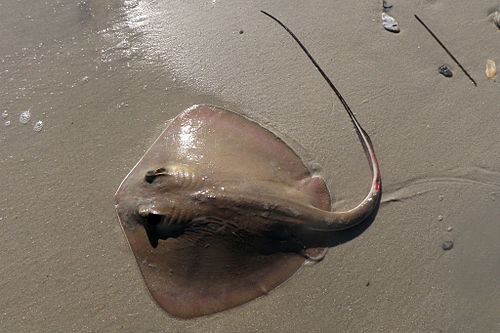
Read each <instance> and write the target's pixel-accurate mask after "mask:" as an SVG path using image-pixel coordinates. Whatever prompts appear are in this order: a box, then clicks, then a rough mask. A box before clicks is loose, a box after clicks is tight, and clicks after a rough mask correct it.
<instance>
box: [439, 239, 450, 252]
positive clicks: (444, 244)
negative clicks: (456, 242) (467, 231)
mask: <svg viewBox="0 0 500 333" xmlns="http://www.w3.org/2000/svg"><path fill="white" fill-rule="evenodd" d="M441 247H442V248H443V250H445V251H447V250H451V249H452V248H453V242H452V241H446V242H443V245H441Z"/></svg>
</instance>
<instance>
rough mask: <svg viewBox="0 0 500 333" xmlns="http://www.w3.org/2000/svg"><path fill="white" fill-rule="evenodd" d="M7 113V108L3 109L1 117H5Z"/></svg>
mask: <svg viewBox="0 0 500 333" xmlns="http://www.w3.org/2000/svg"><path fill="white" fill-rule="evenodd" d="M8 116H9V114H8V113H7V110H3V112H2V118H7V117H8Z"/></svg>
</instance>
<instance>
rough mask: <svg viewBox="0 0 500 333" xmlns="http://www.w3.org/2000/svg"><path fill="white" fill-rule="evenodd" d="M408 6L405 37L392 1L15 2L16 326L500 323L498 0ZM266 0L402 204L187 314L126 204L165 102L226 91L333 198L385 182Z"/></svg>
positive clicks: (6, 75)
mask: <svg viewBox="0 0 500 333" xmlns="http://www.w3.org/2000/svg"><path fill="white" fill-rule="evenodd" d="M389 4H392V5H394V7H393V8H392V9H391V11H390V12H389V14H390V15H392V16H394V17H395V18H396V19H397V20H398V22H399V24H400V25H401V33H399V34H392V33H390V32H387V31H385V30H384V29H383V28H382V26H381V19H380V15H381V12H382V5H381V1H380V3H379V1H374V2H372V3H356V4H353V3H350V2H337V3H332V2H331V1H321V2H319V3H315V5H314V7H312V6H309V5H307V4H305V3H304V2H301V1H293V2H290V1H286V2H276V1H274V2H265V1H259V2H252V3H248V2H246V1H231V2H225V1H195V2H190V3H189V4H186V3H185V2H183V1H170V2H168V3H167V2H162V1H133V0H130V1H124V2H122V1H114V0H107V1H92V0H88V1H80V2H73V1H69V0H61V1H57V2H53V3H52V4H46V3H45V2H43V3H42V2H40V3H36V2H35V3H30V4H29V5H27V4H26V3H22V2H18V1H16V2H14V1H9V2H7V3H2V4H0V31H2V33H1V35H2V43H0V79H1V86H0V87H1V89H0V112H3V111H4V110H6V113H7V116H6V117H5V118H2V119H1V120H2V122H1V123H0V170H1V173H0V184H1V196H0V226H1V227H2V232H1V233H0V243H1V244H2V247H1V256H0V276H1V279H0V331H2V332H48V331H51V332H70V331H76V332H103V331H108V332H114V331H122V332H165V331H169V332H170V331H174V332H198V331H201V332H260V331H267V332H303V331H313V332H332V331H338V332H389V331H393V332H441V331H442V332H494V331H500V321H499V318H500V259H499V258H500V257H499V253H500V242H498V239H499V238H500V223H499V216H500V205H499V202H500V168H499V166H500V143H499V142H500V132H499V130H498V129H499V127H500V108H499V106H498V96H499V93H498V92H499V89H500V85H499V83H498V78H497V80H490V79H488V78H487V77H486V75H485V73H484V71H485V64H486V60H487V59H493V60H495V61H496V63H497V65H499V64H500V54H499V52H498V45H499V41H500V31H499V30H498V29H497V28H496V27H495V26H494V25H493V23H492V22H491V21H490V20H489V18H488V13H490V11H491V10H492V9H493V8H495V6H498V3H497V2H495V1H489V0H488V1H481V3H480V4H478V3H476V4H474V5H472V4H471V3H470V2H468V1H452V0H436V1H420V2H418V3H414V2H412V1H400V2H393V3H389ZM260 9H265V10H267V11H269V12H270V13H272V14H274V15H276V16H277V17H278V18H280V19H282V20H283V21H284V22H285V23H286V24H287V25H288V26H289V27H290V28H291V29H292V30H293V31H294V32H295V33H296V34H297V35H298V37H299V38H300V39H301V40H302V41H303V42H304V43H305V44H306V46H307V47H308V48H309V50H310V51H311V53H312V54H313V56H315V58H316V60H317V61H318V62H319V63H320V64H321V65H322V67H323V69H324V70H325V72H327V73H328V74H329V75H330V77H331V79H332V80H333V81H334V82H335V83H336V85H337V87H338V88H339V90H340V91H341V92H342V94H343V95H344V97H345V99H346V100H347V101H348V103H349V104H350V106H351V108H352V109H353V110H354V112H355V113H356V115H357V117H358V119H359V121H360V122H361V123H362V125H363V126H364V128H365V129H366V130H367V132H368V133H369V134H370V136H371V139H372V141H373V143H374V145H375V149H376V153H377V156H378V158H379V161H380V164H381V171H382V179H383V184H384V196H383V202H382V204H381V207H380V209H379V212H378V215H377V217H376V219H375V221H374V222H373V224H372V225H370V226H369V228H367V229H366V230H365V231H364V232H363V233H362V234H361V235H359V236H358V237H356V238H354V239H352V240H351V241H349V242H346V243H344V244H342V245H339V246H336V247H333V248H332V249H330V251H329V253H328V255H327V257H326V258H325V260H323V261H322V262H321V263H319V264H316V265H308V266H305V267H303V268H302V269H301V270H300V271H299V272H297V273H296V274H295V275H294V276H293V277H292V278H291V279H290V280H289V281H287V282H286V283H284V284H282V285H281V286H280V287H278V288H277V289H275V290H273V291H271V292H270V293H269V295H266V296H264V297H260V298H258V299H256V300H254V301H252V302H249V303H247V304H244V305H242V306H239V307H237V308H234V309H231V310H228V311H225V312H222V313H218V314H215V315H211V316H207V317H202V318H198V319H193V320H178V319H175V318H172V317H170V316H169V315H167V314H166V313H165V312H164V311H163V310H161V309H160V308H159V307H158V306H157V305H156V304H155V302H154V301H153V300H152V298H151V297H150V296H149V293H148V291H147V289H146V287H145V285H144V283H143V280H142V278H141V276H140V273H139V270H138V268H137V265H136V263H135V259H134V257H133V255H132V253H131V251H130V250H129V248H128V245H127V243H126V239H125V237H124V235H123V233H122V231H121V228H120V225H119V222H118V219H117V217H116V214H115V211H114V207H113V195H114V192H115V191H116V189H117V187H118V185H119V184H120V182H121V180H122V179H123V178H124V177H125V176H126V174H127V173H128V171H129V170H130V169H131V168H132V167H133V166H134V164H135V163H136V162H137V161H138V160H139V158H140V157H141V156H142V154H143V153H144V152H145V150H146V149H147V148H148V147H149V146H150V145H151V143H152V142H153V141H154V140H155V138H156V137H157V136H158V135H159V134H160V133H161V131H162V130H163V129H164V128H165V126H166V123H167V121H168V119H171V118H173V117H175V116H176V115H177V114H178V113H180V112H181V111H182V110H184V109H186V108H187V107H189V106H191V105H193V104H198V103H208V104H215V105H219V106H222V107H225V108H228V109H231V110H233V111H236V112H239V113H241V114H244V115H246V116H248V117H250V118H251V119H254V120H256V121H258V122H259V123H261V124H262V125H263V126H265V127H266V128H268V129H270V130H271V131H273V132H275V133H277V134H278V135H279V136H280V137H282V138H283V139H284V140H285V141H286V142H287V143H288V144H289V145H290V146H292V147H293V148H294V149H295V150H296V151H297V152H298V153H299V155H300V156H301V157H303V159H304V161H305V162H306V164H307V165H308V166H309V167H311V169H317V170H319V171H320V172H321V174H322V175H323V176H324V178H325V179H326V181H327V184H328V186H329V188H330V191H331V193H332V198H333V200H334V201H335V202H334V206H335V208H336V209H346V208H350V207H352V206H353V205H355V204H357V202H359V201H360V200H361V199H362V198H363V197H364V195H365V193H366V192H367V190H368V187H369V179H370V177H369V168H368V165H367V163H366V160H365V156H364V154H363V150H362V148H361V145H360V144H359V142H358V139H357V137H356V134H355V132H354V130H353V129H352V125H351V124H350V122H349V119H348V117H347V115H346V114H345V112H344V111H343V109H342V108H341V105H340V103H339V102H338V101H337V99H336V98H335V97H334V96H333V94H332V92H331V91H330V90H329V88H328V86H327V85H326V84H325V83H324V81H323V80H322V78H321V76H320V75H319V74H318V73H317V72H316V70H315V69H314V67H313V66H312V65H311V64H310V63H309V61H308V60H307V58H306V57H305V56H304V55H303V54H302V53H301V51H300V49H299V48H298V47H297V45H296V44H294V43H293V41H292V40H291V39H290V37H289V36H287V35H286V34H285V32H284V31H283V30H282V29H281V28H280V27H279V26H277V25H276V24H275V23H274V22H272V21H271V20H270V19H269V18H267V17H265V16H264V15H262V14H261V13H259V10H260ZM497 9H498V10H500V8H497ZM414 14H418V15H419V16H420V18H422V19H423V20H424V21H425V22H426V23H427V24H428V25H429V26H430V27H431V28H432V29H433V30H434V32H435V33H436V34H437V35H438V36H439V37H440V38H441V40H442V41H443V42H444V43H445V45H446V46H447V47H448V48H449V49H450V50H451V51H452V52H453V53H454V55H455V56H456V57H457V58H458V59H459V60H460V61H461V63H462V64H463V65H464V67H465V68H466V69H467V70H468V71H469V73H470V74H471V75H472V76H473V77H474V78H475V80H476V81H477V83H478V86H477V87H475V86H474V85H473V84H472V83H471V82H470V81H469V80H468V78H467V77H466V76H465V75H464V74H463V73H462V72H461V71H460V69H459V68H458V67H457V66H456V65H455V64H454V63H453V62H452V60H451V59H450V58H449V57H448V55H446V53H445V52H444V51H443V50H442V49H441V48H440V47H439V45H438V44H437V43H436V42H435V41H434V40H433V39H432V38H431V37H430V35H429V34H428V33H427V31H425V29H424V28H423V27H422V26H421V25H420V24H419V23H418V22H417V21H416V20H415V18H414V17H413V15H414ZM240 31H243V33H240ZM442 64H446V65H447V66H448V67H449V68H450V69H451V70H452V71H453V74H454V75H453V77H452V78H445V77H444V76H442V75H440V74H439V73H438V71H437V69H438V67H439V66H440V65H442ZM25 110H30V113H31V118H30V120H29V122H28V123H27V124H22V123H20V122H19V116H20V114H21V113H22V112H23V111H25ZM40 120H41V121H42V122H43V128H42V130H41V131H40V132H35V131H34V130H33V126H34V125H35V123H36V122H37V121H40ZM6 121H10V122H11V123H10V125H9V126H5V125H4V123H5V122H6ZM449 230H451V231H449ZM448 240H451V241H453V242H454V246H453V248H452V249H451V250H449V251H444V250H443V249H442V248H441V245H442V243H443V242H444V241H448Z"/></svg>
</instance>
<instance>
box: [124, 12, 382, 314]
mask: <svg viewBox="0 0 500 333" xmlns="http://www.w3.org/2000/svg"><path fill="white" fill-rule="evenodd" d="M265 14H266V15H269V14H267V13H265ZM269 16H270V15H269ZM273 19H274V18H273ZM276 21H277V20H276ZM277 22H278V23H280V24H281V22H279V21H277ZM285 29H287V31H289V30H288V28H286V27H285ZM289 32H290V31H289ZM290 33H291V32H290ZM292 36H293V37H294V38H295V36H294V35H293V34H292ZM296 40H297V39H296ZM297 41H298V40H297ZM299 44H300V46H301V47H303V46H302V44H301V43H300V42H299ZM303 49H304V50H305V48H303ZM305 51H306V53H307V54H308V52H307V50H305ZM308 56H309V57H310V55H309V54H308ZM310 59H311V60H312V61H313V63H314V64H315V65H316V67H317V68H318V70H320V72H321V73H322V74H323V76H324V77H325V79H327V81H328V82H329V84H330V86H332V88H333V89H334V90H335V92H336V93H338V92H337V91H336V89H335V87H333V84H331V82H330V81H329V79H328V78H327V77H326V75H325V74H324V73H323V72H322V70H321V69H320V68H319V66H317V64H316V63H315V61H314V60H313V59H312V57H310ZM338 96H339V98H341V101H342V103H343V104H344V106H345V107H346V110H347V112H348V114H349V116H350V117H351V119H352V121H353V124H354V125H355V128H356V129H357V131H358V135H359V137H360V140H361V142H362V144H363V147H364V148H365V152H366V153H367V156H368V160H369V162H370V166H371V167H372V176H373V177H372V183H371V189H370V191H369V194H368V195H367V196H366V198H365V199H364V200H363V201H362V202H361V203H360V204H359V205H358V206H357V207H355V208H353V209H351V210H349V211H347V212H330V203H331V200H330V195H329V193H328V189H327V187H326V185H325V183H324V181H323V180H322V179H321V178H319V177H315V176H312V175H311V173H310V172H309V170H308V169H307V167H306V166H305V165H304V163H303V162H302V160H301V159H300V158H299V157H298V156H297V154H296V153H295V152H294V151H293V150H292V149H291V148H290V147H288V146H287V145H286V144H285V143H284V142H283V141H282V140H280V139H279V138H278V137H277V136H276V135H274V134H273V133H271V132H270V131H268V130H266V129H265V128H263V127H262V126H260V125H259V124H257V123H255V122H253V121H251V120H249V119H247V118H245V117H243V116H241V115H238V114H237V113H234V112H231V111H228V110H224V109H221V108H218V107H215V106H209V105H198V106H193V107H191V108H189V109H187V110H186V111H184V112H182V113H181V114H180V115H179V116H177V117H176V118H175V119H174V120H173V121H172V123H170V125H169V126H168V127H167V128H166V129H165V131H164V132H163V133H162V134H161V135H160V137H159V138H158V139H157V140H156V141H155V142H154V143H153V145H152V146H151V147H150V148H149V150H148V151H147V152H146V154H145V155H144V156H143V157H142V158H141V160H140V161H139V162H138V163H137V165H136V166H135V167H134V168H133V169H132V171H131V172H130V173H129V174H128V175H127V177H126V178H125V179H124V180H123V182H122V184H121V185H120V187H119V189H118V191H117V192H116V195H115V204H116V209H117V212H118V216H119V219H120V222H121V225H122V227H123V230H124V232H125V235H126V237H127V240H128V242H129V244H130V247H131V249H132V251H133V253H134V255H135V257H136V260H137V263H138V265H139V267H140V270H141V273H142V275H143V277H144V280H145V282H146V285H147V287H148V289H149V291H150V292H151V295H152V296H153V298H154V299H155V300H156V301H157V302H158V304H159V305H160V306H161V307H162V308H163V309H165V310H166V311H167V312H168V313H170V314H172V315H174V316H178V317H183V318H190V317H195V316H201V315H205V314H210V313H214V312H218V311H222V310H224V309H227V308H231V307H234V306H236V305H239V304H242V303H245V302H247V301H249V300H251V299H253V298H256V297H258V296H260V295H263V294H266V293H267V292H268V291H270V290H271V289H273V288H274V287H276V286H277V285H279V284H280V283H282V282H283V281H285V280H286V279H288V278H289V277H290V276H291V275H292V274H293V273H294V272H295V271H296V270H297V269H298V268H299V267H300V266H301V265H302V264H303V262H304V260H305V258H306V257H307V256H314V255H317V254H318V253H319V252H320V251H321V249H319V248H318V246H321V244H320V242H318V239H320V238H321V235H322V234H324V233H328V232H332V231H336V230H343V229H347V228H350V227H352V226H354V225H357V224H359V223H360V222H362V221H364V220H366V218H367V217H369V216H370V215H372V213H373V212H374V211H375V209H376V207H377V205H378V202H379V200H380V193H381V183H380V173H379V169H378V165H377V161H376V159H375V154H374V152H373V147H372V145H371V142H370V139H369V137H368V135H367V134H366V132H365V131H364V130H363V129H362V128H361V126H360V125H359V123H358V122H357V120H356V118H355V117H354V115H353V114H352V112H351V111H350V109H349V108H348V106H347V104H346V103H345V102H344V101H343V98H342V97H341V96H340V94H338Z"/></svg>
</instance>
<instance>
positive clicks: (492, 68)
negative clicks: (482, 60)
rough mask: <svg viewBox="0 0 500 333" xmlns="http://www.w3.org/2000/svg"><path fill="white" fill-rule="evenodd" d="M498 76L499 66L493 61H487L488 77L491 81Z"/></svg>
mask: <svg viewBox="0 0 500 333" xmlns="http://www.w3.org/2000/svg"><path fill="white" fill-rule="evenodd" d="M496 75H497V65H496V64H495V62H494V61H493V60H491V59H488V60H486V76H487V77H488V78H490V79H494V78H495V76H496Z"/></svg>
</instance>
